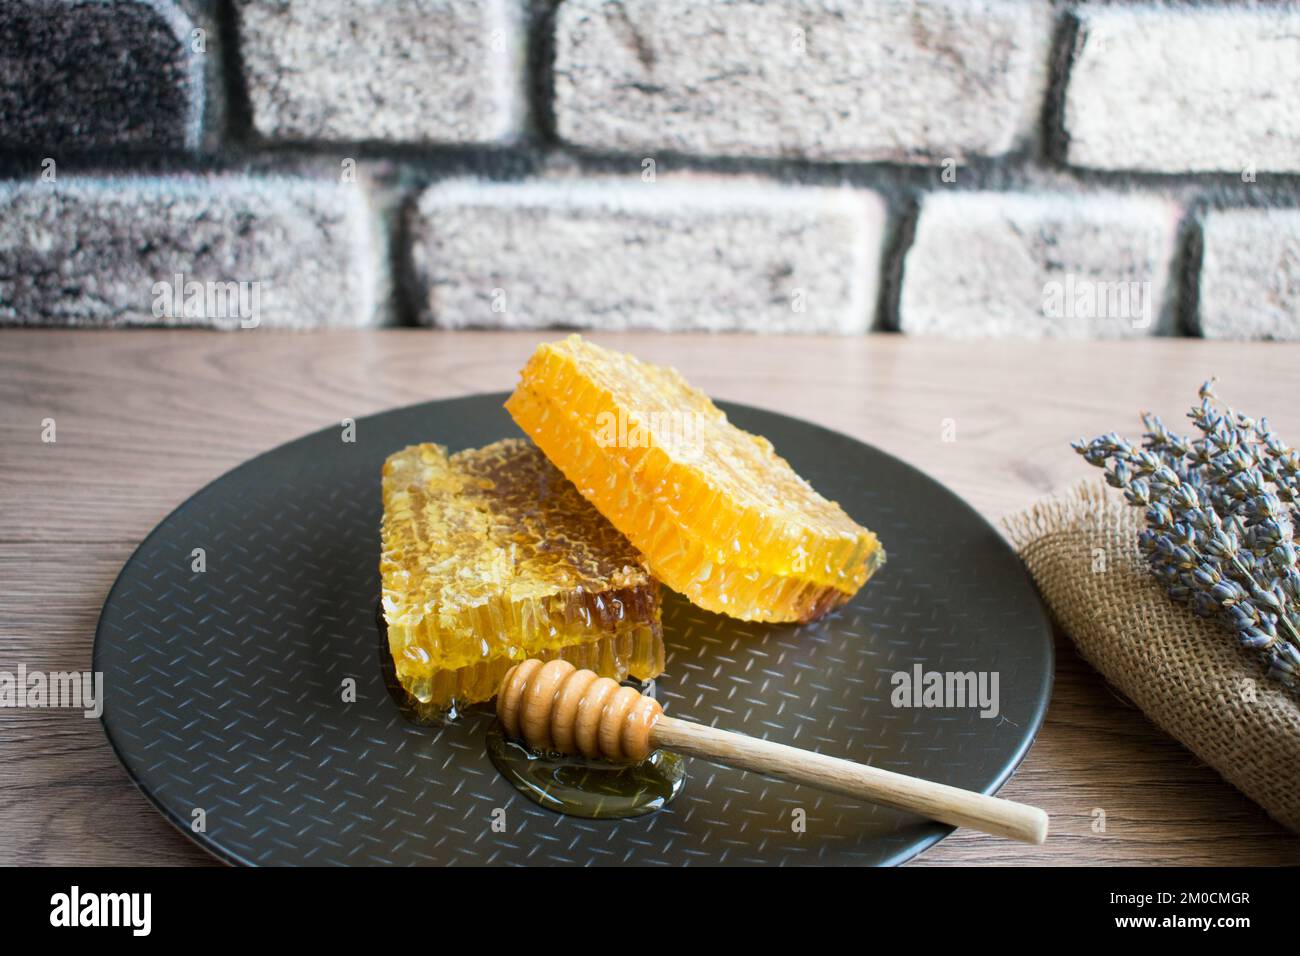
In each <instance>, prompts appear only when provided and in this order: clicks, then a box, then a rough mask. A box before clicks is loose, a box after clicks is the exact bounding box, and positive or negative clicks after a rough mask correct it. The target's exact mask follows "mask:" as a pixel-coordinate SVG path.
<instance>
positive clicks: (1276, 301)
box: [1200, 209, 1300, 340]
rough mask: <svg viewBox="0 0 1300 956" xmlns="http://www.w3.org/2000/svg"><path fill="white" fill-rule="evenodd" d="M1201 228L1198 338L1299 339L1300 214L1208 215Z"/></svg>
mask: <svg viewBox="0 0 1300 956" xmlns="http://www.w3.org/2000/svg"><path fill="white" fill-rule="evenodd" d="M1201 228H1202V236H1203V243H1202V252H1201V283H1200V326H1201V334H1202V335H1204V336H1205V337H1206V338H1211V339H1291V340H1297V339H1300V210H1297V209H1286V210H1263V209H1234V210H1229V211H1224V212H1211V213H1209V214H1208V215H1206V217H1205V220H1204V222H1203V223H1202V227H1201Z"/></svg>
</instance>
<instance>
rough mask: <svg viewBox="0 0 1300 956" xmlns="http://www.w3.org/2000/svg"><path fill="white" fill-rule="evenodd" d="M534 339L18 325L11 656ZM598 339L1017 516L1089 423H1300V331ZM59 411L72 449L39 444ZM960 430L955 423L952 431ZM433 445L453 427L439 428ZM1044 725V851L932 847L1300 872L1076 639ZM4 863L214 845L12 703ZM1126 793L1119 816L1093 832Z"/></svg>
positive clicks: (6, 340) (175, 858)
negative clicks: (283, 480)
mask: <svg viewBox="0 0 1300 956" xmlns="http://www.w3.org/2000/svg"><path fill="white" fill-rule="evenodd" d="M547 337H552V336H546V335H544V334H537V333H488V332H464V333H447V332H434V331H427V330H417V329H407V330H396V329H394V330H385V331H368V332H352V331H347V332H328V333H310V334H292V333H271V332H266V331H264V330H260V329H259V330H246V331H238V332H232V333H226V334H219V333H204V332H191V331H126V332H97V331H24V330H4V331H0V440H2V441H3V444H2V445H0V515H3V523H2V525H0V581H2V582H3V586H2V587H0V670H9V671H12V670H14V669H15V668H16V667H17V665H18V664H19V663H20V662H21V663H24V664H26V666H27V667H28V668H29V669H40V670H47V671H48V670H66V669H85V668H88V667H89V664H90V651H91V641H92V636H93V633H94V628H95V622H96V620H97V617H98V613H99V607H100V604H101V603H102V601H103V599H104V596H105V595H106V594H107V592H108V589H109V587H110V585H111V584H112V582H113V580H114V578H115V576H116V574H117V572H118V570H119V569H120V567H121V565H122V563H123V562H124V561H125V560H126V558H127V557H128V556H129V555H130V553H131V551H132V549H133V548H134V547H135V545H136V544H138V543H139V542H140V540H141V539H142V538H143V537H144V536H145V535H146V534H147V533H148V532H149V531H150V529H152V528H153V526H154V525H155V524H156V523H157V522H158V521H159V520H160V519H161V518H163V517H164V516H165V515H166V514H167V513H168V512H169V511H171V510H172V509H173V508H174V507H176V506H177V505H178V504H180V503H181V502H182V501H184V500H185V498H186V497H188V496H189V495H190V494H191V493H193V492H194V491H196V490H197V489H198V488H200V487H201V486H203V485H204V484H206V483H207V482H209V481H211V480H212V479H214V478H216V477H218V476H220V475H221V474H222V473H223V472H224V471H226V470H227V469H229V468H232V467H234V466H235V465H237V464H239V463H240V462H242V461H244V460H245V459H247V458H248V457H250V456H252V455H255V454H257V453H259V452H262V451H265V450H267V449H269V448H272V447H274V446H275V445H278V444H280V443H281V442H284V441H288V440H289V439H292V438H296V437H298V436H299V435H302V434H303V433H305V432H308V431H312V430H315V429H318V428H322V427H325V426H329V425H337V424H338V423H339V422H340V421H341V420H342V419H344V418H354V419H355V418H359V417H361V416H363V415H367V414H371V413H374V412H379V411H383V410H385V409H388V408H392V407H394V406H399V405H406V404H410V403H414V402H420V401H427V400H429V399H434V398H444V397H452V396H457V395H464V394H469V393H473V392H484V391H498V390H505V389H509V388H510V387H511V386H512V385H513V383H514V381H515V377H516V371H517V369H518V368H519V366H520V365H521V364H522V363H523V361H524V359H525V357H526V356H527V355H528V354H529V353H530V352H531V350H532V349H533V347H534V346H535V345H536V344H537V342H538V341H540V340H542V339H543V338H547ZM592 338H593V339H594V340H596V341H599V342H602V343H604V344H607V345H610V346H613V347H616V348H620V349H625V350H628V351H632V352H635V353H636V354H638V355H640V356H642V357H644V358H646V359H649V360H651V361H655V362H664V363H668V364H673V365H676V366H677V367H678V368H680V369H681V370H682V372H683V373H684V374H685V375H686V376H687V377H688V378H689V379H690V380H691V381H692V382H693V383H695V384H697V385H699V386H701V387H703V388H704V389H706V390H707V391H708V392H710V393H711V394H712V395H714V396H716V397H718V398H724V399H732V400H735V401H740V402H746V403H749V404H752V405H758V406H761V407H764V408H770V409H774V410H777V411H781V412H784V413H786V414H790V415H796V416H799V417H802V418H806V419H809V420H811V421H814V422H817V423H819V424H822V425H826V426H828V427H830V428H834V429H838V430H840V431H843V432H846V433H848V434H851V435H853V436H855V437H857V438H859V439H861V440H863V441H866V442H869V443H871V444H874V445H876V446H878V447H880V448H882V449H884V450H885V451H888V452H890V453H892V454H894V455H897V456H898V457H900V458H902V459H904V460H906V461H908V462H911V463H912V464H914V465H917V466H918V467H920V468H922V469H924V470H926V471H927V472H929V473H930V474H932V475H934V476H935V477H936V478H938V479H939V480H940V481H942V482H944V483H945V484H947V485H948V486H950V487H951V488H953V489H954V490H955V491H956V492H957V493H958V494H960V495H962V496H963V497H965V498H966V499H967V500H968V501H970V502H971V503H972V504H973V505H974V506H975V507H976V508H978V509H979V510H980V511H981V512H982V513H983V514H984V515H986V516H987V517H988V518H990V519H992V520H996V519H998V518H999V517H1001V516H1002V515H1004V514H1006V513H1008V512H1010V511H1014V510H1018V509H1020V508H1022V507H1024V506H1025V505H1027V504H1029V503H1030V502H1031V501H1033V500H1034V499H1035V498H1037V497H1039V496H1041V495H1043V494H1046V493H1047V492H1050V491H1052V490H1054V489H1059V488H1062V487H1065V486H1067V485H1069V484H1072V483H1073V482H1075V481H1077V480H1079V479H1080V478H1084V477H1087V476H1089V475H1092V474H1095V472H1093V471H1092V470H1091V469H1088V468H1087V467H1086V466H1085V465H1084V464H1083V463H1082V462H1081V461H1080V460H1079V459H1078V458H1077V456H1075V455H1074V454H1073V453H1072V452H1071V451H1070V450H1069V448H1068V446H1067V442H1068V441H1069V440H1071V439H1073V438H1077V437H1080V436H1085V435H1086V436H1092V435H1093V434H1096V433H1099V432H1102V431H1108V430H1111V429H1115V430H1118V431H1121V432H1126V433H1129V434H1136V433H1137V431H1138V429H1139V423H1138V418H1137V415H1138V412H1139V411H1140V410H1143V409H1146V410H1151V411H1155V412H1158V413H1161V414H1162V415H1164V416H1165V418H1166V421H1168V422H1169V423H1170V424H1171V425H1173V424H1175V423H1180V422H1181V416H1182V413H1183V410H1184V409H1185V407H1186V406H1188V405H1189V404H1191V402H1192V400H1193V398H1194V396H1195V390H1196V387H1197V386H1198V385H1199V384H1200V383H1201V381H1202V380H1203V379H1204V378H1207V377H1209V376H1210V375H1218V376H1219V379H1220V387H1219V391H1220V393H1221V395H1222V396H1223V397H1224V398H1225V399H1226V400H1228V401H1230V402H1232V403H1233V404H1235V405H1237V406H1238V407H1240V408H1242V409H1243V410H1247V411H1250V412H1252V413H1254V414H1261V413H1262V414H1267V415H1268V416H1269V417H1270V419H1271V420H1272V422H1273V424H1274V426H1275V427H1276V428H1277V429H1278V431H1280V432H1281V434H1282V435H1284V436H1289V437H1290V438H1291V440H1292V441H1300V438H1297V437H1296V436H1300V407H1297V404H1296V395H1297V389H1296V369H1297V367H1298V366H1300V346H1296V345H1281V344H1232V343H1214V342H1205V341H1199V340H1186V339H1184V340H1175V339H1155V340H1149V341H1140V342H1124V343H1120V342H1086V343H1085V342H1057V341H1054V342H1042V343H1029V342H1024V343H1021V342H983V341H967V342H963V341H941V340H925V339H912V338H905V337H901V336H896V335H878V336H869V337H865V338H820V337H768V338H758V337H739V336H716V337H711V336H663V335H655V334H640V333H637V334H633V333H626V334H607V335H594V336H592ZM45 419H54V421H55V427H56V429H57V432H56V435H57V441H56V442H54V443H53V444H49V443H45V442H43V441H42V435H41V433H42V422H43V420H45ZM954 429H955V440H954V441H945V440H944V438H945V437H946V436H948V435H952V434H953V431H954ZM430 437H431V438H436V437H437V436H430ZM1057 653H1058V658H1057V660H1058V663H1057V675H1056V686H1055V691H1054V694H1053V698H1052V704H1051V707H1050V709H1049V711H1048V715H1047V721H1046V723H1045V725H1044V727H1043V729H1042V732H1041V733H1040V735H1039V737H1038V740H1037V742H1036V743H1035V744H1034V747H1033V749H1032V750H1031V752H1030V754H1029V756H1028V758H1027V759H1026V760H1025V762H1024V764H1023V765H1022V766H1021V767H1020V769H1019V771H1018V772H1017V773H1016V775H1015V777H1014V778H1013V779H1012V780H1011V781H1010V782H1009V783H1008V784H1007V785H1006V786H1005V787H1004V788H1003V790H1002V791H1001V795H1002V796H1004V797H1007V798H1009V799H1012V800H1017V801H1020V802H1023V803H1030V804H1033V805H1036V806H1040V807H1042V808H1043V809H1045V810H1047V811H1048V812H1049V813H1050V814H1051V817H1052V833H1051V835H1050V836H1049V837H1048V839H1047V841H1046V843H1044V844H1043V845H1042V846H1040V847H1029V846H1024V845H1020V844H1016V843H1012V842H1010V841H1007V840H1000V839H996V838H993V837H986V836H982V835H980V834H978V833H974V832H971V831H967V830H959V831H958V832H957V833H955V834H954V835H953V836H952V837H950V838H948V839H946V840H944V841H942V842H941V843H939V844H938V845H936V846H935V847H933V848H931V849H930V850H927V851H926V852H925V853H924V854H922V855H921V856H920V857H919V858H918V859H917V860H916V861H915V862H916V864H920V865H934V864H954V863H990V864H994V863H996V864H1003V863H1005V864H1017V863H1046V864H1062V863H1063V864H1112V863H1140V864H1141V863H1145V864H1184V865H1186V864H1241V863H1258V864H1284V863H1285V864H1297V863H1300V839H1297V838H1296V837H1294V836H1291V835H1289V834H1288V833H1287V832H1286V831H1285V830H1283V829H1282V828H1281V827H1279V826H1277V825H1276V824H1274V823H1273V822H1271V821H1270V820H1269V819H1268V817H1267V816H1266V815H1265V814H1264V813H1263V812H1262V811H1261V810H1259V809H1258V808H1257V807H1256V806H1255V805H1254V804H1252V803H1250V802H1249V801H1248V800H1246V799H1245V798H1244V797H1243V796H1241V795H1240V794H1239V793H1238V792H1237V791H1236V790H1234V789H1233V788H1232V787H1231V786H1229V785H1228V784H1227V783H1225V782H1223V780H1221V779H1220V778H1219V777H1218V775H1217V774H1215V773H1214V771H1212V770H1210V769H1209V768H1207V767H1205V766H1203V765H1201V764H1200V763H1198V762H1197V761H1196V760H1195V758H1193V757H1192V756H1191V754H1189V753H1188V752H1187V751H1186V750H1184V749H1183V748H1181V747H1180V746H1179V745H1178V744H1176V743H1174V742H1173V741H1172V740H1170V739H1169V738H1168V737H1166V736H1165V735H1164V734H1162V733H1161V732H1160V731H1158V730H1156V729H1155V728H1154V727H1153V726H1152V725H1151V724H1150V723H1149V722H1148V721H1147V720H1146V719H1145V718H1144V717H1143V716H1142V714H1141V713H1140V712H1138V711H1137V710H1135V709H1134V708H1133V707H1132V706H1131V705H1129V704H1128V703H1127V702H1125V701H1124V700H1121V699H1120V698H1119V697H1118V696H1117V695H1116V694H1115V693H1114V692H1113V691H1111V690H1110V689H1109V688H1108V687H1107V685H1106V684H1105V682H1104V681H1102V680H1101V679H1100V678H1099V677H1098V676H1097V674H1096V673H1095V672H1094V671H1092V669H1091V668H1090V667H1088V665H1086V664H1085V663H1083V661H1082V660H1080V659H1079V657H1078V656H1077V655H1076V654H1075V653H1074V652H1073V650H1072V648H1071V645H1070V643H1069V641H1068V640H1067V639H1065V638H1064V637H1063V636H1062V635H1059V634H1058V635H1057ZM0 784H2V785H3V786H0V835H2V836H3V839H0V864H15V863H18V864H30V863H60V864H123V863H141V864H159V863H205V862H209V859H208V857H207V856H206V855H205V854H204V853H203V851H201V850H200V849H198V848H197V847H196V846H194V845H193V844H191V843H190V842H189V841H188V840H187V839H186V838H185V837H184V836H183V835H181V834H180V833H178V832H177V831H175V830H173V829H172V828H171V827H170V826H169V825H168V824H167V823H165V822H164V821H163V819H162V818H161V817H160V816H159V815H158V814H157V813H155V812H154V810H153V809H152V807H151V806H150V805H149V803H148V801H147V800H146V799H145V798H144V797H143V796H142V795H141V794H140V793H138V792H137V791H136V790H135V788H134V787H133V786H132V784H131V782H130V780H129V779H128V777H127V775H126V773H125V772H124V771H123V770H122V769H121V767H120V766H119V765H118V763H117V760H116V758H115V757H114V755H113V752H112V748H111V747H110V746H109V745H108V743H107V741H106V739H105V737H104V734H103V731H102V729H101V728H100V725H99V723H98V722H97V721H94V720H87V719H85V718H83V717H82V716H81V715H80V714H79V713H76V712H69V711H56V710H45V711H42V710H12V709H4V710H0ZM1095 810H1104V811H1105V814H1106V828H1105V832H1095V831H1094V829H1093V820H1094V811H1095Z"/></svg>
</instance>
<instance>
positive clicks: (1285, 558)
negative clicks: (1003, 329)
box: [1072, 379, 1300, 691]
mask: <svg viewBox="0 0 1300 956" xmlns="http://www.w3.org/2000/svg"><path fill="white" fill-rule="evenodd" d="M1200 399H1201V402H1200V404H1199V405H1198V406H1195V407H1193V408H1192V410H1191V411H1190V412H1189V413H1188V416H1187V417H1188V418H1190V419H1191V420H1192V422H1193V423H1194V424H1195V425H1196V428H1197V429H1198V430H1199V431H1200V433H1201V437H1200V438H1197V439H1194V440H1188V439H1187V438H1184V437H1182V436H1180V435H1176V434H1174V433H1172V432H1171V431H1169V429H1167V428H1166V427H1165V425H1164V422H1162V421H1161V420H1160V419H1159V418H1157V417H1156V416H1154V415H1148V414H1144V415H1143V416H1142V423H1143V424H1144V425H1145V426H1146V433H1145V435H1144V437H1143V442H1142V447H1141V448H1140V449H1138V448H1134V447H1133V446H1132V445H1130V444H1129V443H1128V442H1127V441H1125V440H1124V439H1122V438H1120V437H1119V435H1117V434H1115V433H1114V432H1111V433H1110V434H1108V435H1102V436H1101V437H1100V438H1095V439H1093V440H1092V441H1091V442H1086V441H1082V440H1080V441H1077V442H1074V443H1073V445H1072V447H1073V448H1074V450H1075V451H1077V452H1078V453H1079V454H1080V455H1082V456H1083V457H1084V459H1085V460H1087V461H1088V463H1089V464H1093V465H1096V466H1097V467H1099V468H1103V469H1105V471H1106V481H1107V483H1109V484H1110V485H1111V486H1112V487H1115V488H1119V489H1121V490H1122V491H1123V492H1124V497H1125V498H1126V499H1127V500H1128V502H1129V504H1131V505H1134V506H1136V507H1140V508H1145V509H1146V523H1147V527H1146V529H1145V530H1143V531H1142V532H1141V533H1140V534H1139V535H1138V546H1139V547H1140V548H1141V550H1142V553H1143V554H1144V555H1145V556H1146V559H1147V562H1148V563H1149V564H1150V566H1151V571H1152V573H1153V574H1154V575H1155V576H1156V578H1157V579H1158V580H1159V581H1160V583H1161V584H1163V585H1164V587H1165V589H1166V590H1167V591H1168V592H1169V595H1170V596H1171V597H1172V598H1173V599H1174V600H1176V601H1180V602H1182V603H1185V604H1187V605H1188V606H1190V607H1191V608H1192V610H1193V611H1195V612H1196V613H1198V614H1200V615H1202V616H1205V617H1212V618H1217V619H1219V620H1220V621H1222V622H1223V623H1224V624H1226V625H1227V627H1228V628H1229V629H1230V630H1231V631H1232V632H1233V633H1234V634H1236V636H1237V637H1238V638H1239V639H1240V640H1241V642H1242V643H1243V644H1245V645H1246V646H1247V647H1251V648H1255V649H1257V650H1259V652H1260V653H1261V654H1262V655H1263V657H1264V660H1265V661H1266V663H1267V664H1268V668H1269V673H1270V674H1271V675H1272V676H1274V677H1276V678H1277V679H1279V680H1280V681H1281V682H1282V683H1283V684H1285V685H1286V686H1287V687H1289V688H1291V689H1292V690H1295V691H1300V569H1297V566H1296V528H1297V527H1300V508H1298V505H1300V454H1297V453H1296V451H1295V449H1293V448H1288V447H1287V446H1286V445H1284V444H1283V443H1282V440H1281V439H1280V438H1278V436H1277V435H1276V434H1274V433H1273V431H1272V429H1270V428H1269V425H1268V420H1267V419H1263V418H1261V419H1259V420H1258V421H1256V420H1255V419H1253V418H1249V417H1247V416H1245V415H1240V414H1238V413H1237V412H1235V411H1233V410H1232V409H1231V408H1228V407H1226V406H1224V405H1223V404H1222V403H1220V402H1219V400H1218V398H1217V396H1216V395H1215V394H1214V380H1213V379H1211V380H1210V381H1208V382H1206V383H1205V384H1204V385H1202V386H1201V390H1200Z"/></svg>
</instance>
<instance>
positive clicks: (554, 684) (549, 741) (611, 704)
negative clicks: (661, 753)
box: [497, 659, 1047, 843]
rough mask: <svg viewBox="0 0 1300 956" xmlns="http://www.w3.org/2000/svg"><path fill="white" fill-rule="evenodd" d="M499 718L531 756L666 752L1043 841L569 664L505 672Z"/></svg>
mask: <svg viewBox="0 0 1300 956" xmlns="http://www.w3.org/2000/svg"><path fill="white" fill-rule="evenodd" d="M497 717H498V718H499V719H500V720H501V725H502V727H504V728H505V732H506V734H507V735H508V736H510V737H513V738H515V739H522V740H523V741H524V742H525V743H526V744H528V746H529V747H532V748H533V749H534V750H539V751H546V752H551V753H570V754H571V753H578V754H582V755H583V756H584V757H590V758H603V759H605V760H616V761H641V760H644V759H645V758H646V757H648V756H650V754H651V753H653V752H654V751H655V750H657V749H659V748H660V747H664V748H666V749H668V750H674V751H676V752H678V753H684V754H689V755H691V756H694V757H704V758H707V759H709V760H714V761H716V762H718V763H722V764H726V765H727V766H730V767H739V768H741V769H743V770H752V771H754V772H755V773H761V774H764V775H766V776H769V777H778V778H780V779H782V780H790V781H793V782H794V783H802V784H807V785H808V786H811V787H817V788H819V789H822V790H829V791H831V792H832V793H840V794H843V795H845V796H848V797H856V798H857V799H860V800H868V801H871V802H873V803H879V804H883V805H884V806H887V807H894V808H895V809H898V810H908V811H911V812H912V813H919V814H921V815H922V816H925V817H927V818H929V819H931V820H938V821H939V822H940V823H948V824H951V825H953V826H958V827H970V828H971V829H973V830H979V831H981V832H983V833H991V834H994V835H995V836H1003V837H1010V838H1011V839H1013V840H1022V841H1024V842H1025V843H1042V842H1043V840H1044V839H1045V838H1046V837H1047V814H1046V813H1044V812H1043V811H1042V810H1039V809H1038V808H1037V807H1030V806H1026V805H1025V804H1023V803H1013V802H1012V801H1010V800H1000V799H998V798H997V797H990V796H987V795H986V794H982V793H974V792H972V791H970V790H961V789H959V788H957V787H950V786H947V785H946V784H942V783H932V782H931V781H929V780H920V779H918V778H916V777H908V776H905V775H903V774H901V773H893V772H892V771H889V770H881V769H880V768H879V767H870V766H867V765H866V764H859V763H853V762H852V761H850V760H841V759H839V758H837V757H826V756H823V755H822V754H817V753H813V752H812V751H810V750H800V749H798V748H797V747H787V746H786V745H784V744H777V743H771V742H770V741H766V740H758V739H756V738H754V737H746V736H745V735H744V734H736V733H731V732H729V731H726V730H718V729H716V728H714V727H706V726H704V725H703V724H697V723H693V722H691V721H686V720H676V719H674V718H672V717H665V716H664V709H663V707H661V706H660V705H659V702H658V701H657V700H654V699H653V698H651V697H644V696H642V695H641V693H640V692H639V691H637V690H636V689H635V688H633V687H624V686H622V685H620V684H619V683H618V681H615V680H611V679H610V678H608V677H597V676H596V675H595V674H594V673H593V672H592V671H588V670H578V669H577V668H575V667H574V666H573V665H572V664H570V663H569V662H568V661H561V660H554V661H550V662H543V661H540V660H536V659H531V660H526V661H523V662H522V663H520V664H516V665H515V666H514V667H512V668H510V670H509V671H507V672H506V675H505V677H503V678H502V679H501V686H500V687H499V688H498V690H497Z"/></svg>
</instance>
